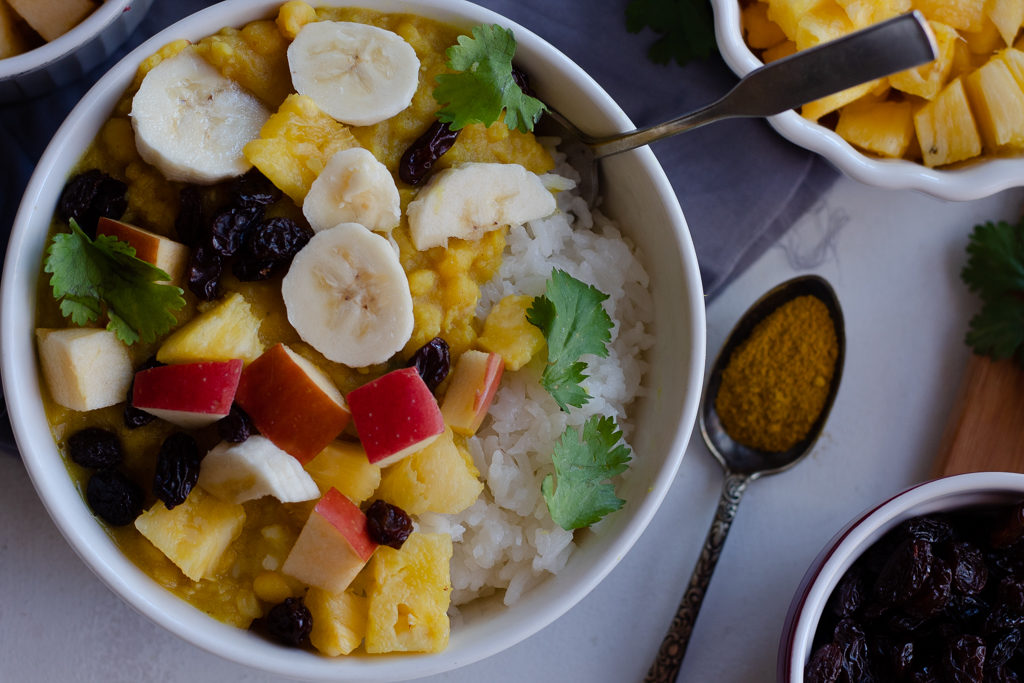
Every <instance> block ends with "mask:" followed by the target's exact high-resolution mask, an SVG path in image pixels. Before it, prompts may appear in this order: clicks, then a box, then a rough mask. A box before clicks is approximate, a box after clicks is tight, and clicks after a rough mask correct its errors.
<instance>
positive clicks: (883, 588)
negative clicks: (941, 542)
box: [873, 539, 932, 608]
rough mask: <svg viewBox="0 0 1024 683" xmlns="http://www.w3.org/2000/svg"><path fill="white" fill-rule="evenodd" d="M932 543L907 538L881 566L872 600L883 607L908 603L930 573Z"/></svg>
mask: <svg viewBox="0 0 1024 683" xmlns="http://www.w3.org/2000/svg"><path fill="white" fill-rule="evenodd" d="M931 567H932V544H931V543H929V542H928V541H921V540H915V539H907V540H906V541H904V542H903V543H902V544H900V546H899V547H898V548H897V549H896V552H894V553H893V555H892V557H890V558H889V561H888V562H887V563H886V564H885V567H883V568H882V572H881V573H880V574H879V575H878V579H877V580H876V581H875V587H874V595H873V597H874V599H875V600H876V601H877V602H878V603H879V604H880V605H881V606H882V607H883V608H887V607H892V606H896V605H902V604H905V603H906V602H908V601H909V600H910V599H911V598H912V597H913V596H914V595H915V594H916V593H917V592H918V591H919V590H921V586H923V585H924V582H925V579H927V578H928V574H929V573H930V572H931Z"/></svg>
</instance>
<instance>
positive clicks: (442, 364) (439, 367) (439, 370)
mask: <svg viewBox="0 0 1024 683" xmlns="http://www.w3.org/2000/svg"><path fill="white" fill-rule="evenodd" d="M406 367H408V368H416V372H418V373H420V377H421V378H422V379H423V381H424V382H425V383H426V385H427V388H428V389H430V390H431V391H434V390H435V389H437V386H438V385H439V384H440V383H441V382H443V381H444V378H445V377H447V376H448V373H449V372H450V371H451V369H452V357H451V352H450V351H449V349H448V342H446V341H445V340H444V339H441V338H440V337H434V338H433V339H431V340H430V341H428V342H427V343H426V344H424V345H423V346H421V347H420V348H419V350H418V351H417V352H416V353H414V354H413V355H412V358H410V359H409V362H408V363H407V364H406Z"/></svg>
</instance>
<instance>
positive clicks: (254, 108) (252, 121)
mask: <svg viewBox="0 0 1024 683" xmlns="http://www.w3.org/2000/svg"><path fill="white" fill-rule="evenodd" d="M131 117H132V127H134V128H135V143H136V146H137V147H138V149H139V154H140V155H142V158H143V159H145V160H146V161H147V162H149V163H150V164H152V165H153V166H156V167H157V168H158V169H160V172H161V173H163V174H164V176H166V177H167V178H168V179H169V180H177V181H180V182H183V183H195V184H199V185H212V184H213V183H218V182H220V181H222V180H227V179H228V178H234V177H237V176H240V175H242V174H243V173H245V172H246V171H248V170H249V169H250V168H252V164H251V163H249V161H248V160H247V159H246V158H245V155H244V154H242V148H243V147H245V145H246V143H247V142H249V141H250V140H255V139H256V138H258V137H259V136H260V128H262V127H263V124H264V123H266V122H267V119H268V118H270V112H269V111H268V110H267V108H266V107H264V106H263V105H262V104H260V101H259V100H257V99H256V98H255V97H253V96H252V95H250V94H249V93H247V92H246V91H245V90H243V89H242V88H241V86H239V85H238V84H237V83H235V82H234V81H232V80H230V79H227V78H225V77H224V76H222V75H221V74H220V72H219V71H217V70H216V69H215V68H213V67H212V66H210V64H209V63H207V62H206V60H204V59H203V58H202V57H200V56H199V55H197V54H196V53H195V51H194V50H192V49H191V48H187V49H185V50H182V51H181V52H180V53H179V54H177V55H175V56H174V57H172V58H170V59H165V60H164V61H162V62H160V63H159V64H158V65H157V66H156V67H155V68H154V69H153V70H152V71H150V72H149V73H148V74H146V77H145V78H144V79H143V80H142V87H140V88H139V92H137V93H136V94H135V99H134V100H133V101H132V114H131Z"/></svg>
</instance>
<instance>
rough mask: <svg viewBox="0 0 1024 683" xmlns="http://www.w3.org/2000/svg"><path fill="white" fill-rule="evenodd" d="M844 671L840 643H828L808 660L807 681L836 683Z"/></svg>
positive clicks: (805, 674)
mask: <svg viewBox="0 0 1024 683" xmlns="http://www.w3.org/2000/svg"><path fill="white" fill-rule="evenodd" d="M842 671H843V651H842V649H840V647H839V646H838V645H835V644H832V643H830V644H828V645H824V646H822V647H821V648H819V649H818V651H817V652H815V653H814V655H813V656H812V657H811V660H810V661H809V662H807V670H806V671H805V672H804V681H805V682H806V683H836V681H838V680H839V675H840V674H841V673H842Z"/></svg>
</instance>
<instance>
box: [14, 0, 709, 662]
mask: <svg viewBox="0 0 1024 683" xmlns="http://www.w3.org/2000/svg"><path fill="white" fill-rule="evenodd" d="M281 2H282V0H228V1H227V2H223V3H220V4H217V5H214V6H211V7H208V8H206V9H204V10H201V11H200V12H197V13H196V14H193V15H191V16H189V17H186V18H185V19H182V20H181V21H179V22H177V23H175V24H173V25H171V26H170V27H168V28H166V29H164V30H163V31H161V32H160V33H158V34H157V35H155V36H153V37H152V38H150V39H149V40H147V41H146V42H144V43H143V44H142V45H140V46H139V47H138V48H136V49H135V50H133V51H132V52H131V53H130V54H129V55H127V56H126V57H125V58H124V59H122V60H121V61H120V62H118V64H117V65H116V66H114V67H113V68H112V69H111V70H110V71H109V72H108V73H107V74H105V75H104V76H103V77H102V78H101V79H100V80H99V82H97V84H96V85H95V86H93V88H92V89H90V91H89V92H88V93H87V94H86V95H85V97H84V98H83V99H82V100H81V101H80V102H79V104H78V105H77V106H76V107H75V109H74V110H73V111H72V112H71V114H70V115H69V116H68V118H67V119H66V120H65V122H64V123H63V124H62V125H61V127H60V129H59V130H58V131H57V133H56V135H55V136H54V138H53V140H52V141H51V142H50V144H49V146H48V147H47V149H46V151H45V152H44V154H43V156H42V158H41V159H40V161H39V163H38V165H37V167H36V170H35V172H34V173H33V175H32V178H31V179H30V181H29V184H28V187H27V189H26V192H25V195H24V197H23V199H22V203H21V205H20V207H19V210H18V213H17V215H16V217H15V221H14V228H13V231H12V235H11V239H10V243H9V247H8V251H7V256H6V261H5V264H4V269H3V280H2V284H0V306H2V307H0V355H2V361H0V367H2V371H3V380H4V392H5V397H6V399H7V404H8V407H9V410H10V416H11V422H12V426H13V428H14V433H15V437H16V440H17V442H18V446H19V449H20V450H21V451H22V452H23V460H24V462H25V465H26V469H27V470H28V473H29V476H30V479H31V480H32V483H33V485H34V486H35V488H36V490H37V492H38V493H39V495H40V498H41V499H42V501H43V504H44V506H45V507H46V509H47V512H48V513H49V514H50V516H51V518H52V519H53V520H54V522H55V523H56V524H57V527H58V529H59V530H60V531H61V533H62V534H63V535H64V537H65V539H67V541H68V542H69V544H70V545H71V546H72V548H73V549H74V550H75V552H76V553H77V554H78V555H79V556H80V557H81V558H82V559H83V561H85V563H86V565H87V566H89V567H90V569H91V570H92V571H93V572H94V573H95V574H96V575H97V576H98V577H99V578H100V579H101V580H102V581H103V582H104V583H106V584H107V585H108V586H109V587H110V588H111V589H112V590H113V591H114V592H115V593H117V594H118V595H119V596H120V597H121V598H122V599H124V600H125V601H126V602H127V603H128V604H129V605H131V606H132V607H133V608H134V609H135V610H136V611H138V612H139V613H140V614H142V615H143V616H145V617H147V618H148V619H150V620H151V621H152V622H154V623H156V624H157V625H159V626H161V627H163V628H165V629H167V630H169V631H170V632H171V633H174V634H175V635H177V636H178V637H180V638H182V639H183V640H185V641H186V642H189V643H191V644H193V645H196V646H198V647H200V648H202V649H205V650H207V651H209V652H211V653H213V654H216V655H219V656H221V657H224V658H225V659H228V660H231V661H234V662H237V663H240V664H244V665H247V666H250V667H254V668H257V669H261V670H264V671H268V672H271V673H276V674H279V675H284V676H290V677H293V678H294V677H296V676H299V677H302V678H306V679H308V680H337V679H338V677H339V675H343V676H345V677H346V680H352V681H356V680H366V681H389V680H407V679H409V678H416V677H420V676H427V675H431V674H436V673H441V672H444V671H448V670H451V669H454V668H457V667H461V666H464V665H466V664H470V663H472V662H475V661H478V660H480V659H483V658H485V657H488V656H490V655H492V654H495V653H497V652H500V651H501V650H504V649H506V648H508V647H511V646H512V645H515V644H516V643H518V642H520V641H522V640H524V639H525V638H527V637H529V636H531V635H533V634H534V633H536V632H537V631H539V630H540V629H542V628H544V627H545V626H547V625H548V624H550V623H551V622H553V621H554V620H555V619H557V618H558V617H559V616H561V615H562V614H564V613H565V612H566V611H568V610H569V609H570V608H571V607H572V606H574V605H575V604H576V603H577V602H579V601H580V600H581V599H582V598H583V597H584V596H586V595H587V594H588V593H589V592H590V591H591V590H592V589H593V588H594V587H595V586H596V585H597V584H598V583H600V581H601V580H602V579H603V578H604V577H605V576H606V575H607V574H608V573H609V572H610V571H611V570H612V569H613V568H614V567H615V566H616V564H617V563H618V561H619V560H620V559H621V558H622V557H623V556H624V555H625V553H626V552H627V551H628V550H629V548H630V547H632V545H633V544H634V543H635V542H636V540H637V539H638V538H639V536H640V534H641V533H642V532H643V530H644V529H645V528H646V526H647V524H648V523H649V522H650V520H651V518H652V517H653V516H654V513H655V512H656V511H657V509H658V507H659V506H660V504H661V502H662V500H663V499H664V497H665V495H666V494H667V492H668V489H669V487H670V486H671V484H672V483H673V481H674V479H675V474H676V472H677V471H678V469H679V465H680V463H681V461H682V458H683V455H684V453H685V448H686V444H687V442H688V440H689V438H690V435H691V433H692V428H693V423H694V420H695V419H696V415H697V406H698V402H699V397H700V391H701V386H702V379H703V369H704V359H705V332H706V320H705V312H704V301H703V290H702V286H701V281H700V275H699V268H698V266H697V258H696V253H695V251H694V248H693V243H692V240H691V238H690V234H689V231H688V229H687V226H686V222H685V219H684V217H683V214H682V209H681V208H680V207H679V203H678V199H677V198H676V195H675V193H674V191H673V190H672V186H671V184H670V183H669V180H668V178H667V176H666V175H665V173H664V170H663V169H662V168H661V166H660V164H658V162H657V159H656V158H655V156H654V154H653V153H652V152H651V150H650V149H648V148H644V149H641V150H636V151H634V152H631V154H634V155H636V158H637V159H638V160H639V161H640V163H641V164H642V165H643V168H644V170H645V171H646V172H647V173H648V174H649V176H650V180H651V183H652V184H653V185H654V187H655V191H656V192H657V193H658V195H659V196H660V197H661V198H662V199H663V200H664V205H665V210H666V213H667V214H668V218H669V221H668V223H669V224H668V225H667V226H666V228H667V229H669V230H671V232H672V233H673V238H674V242H675V243H676V248H677V249H678V250H679V256H680V260H681V261H682V262H683V263H684V265H685V267H686V269H687V271H688V272H687V274H686V276H685V277H686V279H687V285H688V287H689V289H688V293H687V294H688V299H689V301H688V302H686V304H687V305H688V306H689V310H690V311H691V313H692V316H691V319H690V321H689V323H690V325H691V329H690V331H689V333H690V337H691V338H690V339H688V340H679V341H680V342H684V343H685V342H689V344H690V349H691V352H690V358H689V362H688V367H686V368H685V370H686V371H687V372H688V373H689V376H690V377H692V378H693V381H692V383H691V386H690V387H688V389H687V390H686V392H685V395H684V398H683V401H682V405H681V406H679V412H678V414H679V415H680V416H681V417H682V419H681V420H680V422H679V424H677V425H676V426H675V427H674V429H675V432H674V434H672V436H671V438H670V439H668V440H667V444H668V445H667V447H666V453H667V455H666V457H665V460H664V462H662V463H661V466H660V468H659V469H658V470H657V471H656V473H655V475H654V480H653V485H652V487H651V489H650V491H648V492H647V494H646V495H645V496H644V497H643V498H642V499H640V500H638V501H637V503H636V504H635V512H634V513H633V515H632V516H631V518H629V520H628V521H627V522H626V523H625V524H624V525H623V526H622V528H621V531H619V532H618V535H617V536H616V537H615V538H614V539H613V540H612V541H611V542H610V543H609V545H608V547H607V549H606V550H605V552H604V553H603V554H602V561H601V562H597V563H594V564H593V565H589V566H587V567H585V569H584V570H583V571H582V572H580V574H579V576H578V578H575V579H574V583H572V584H571V585H569V586H567V587H564V590H561V591H560V592H559V593H558V594H557V595H556V596H555V597H554V599H552V600H551V601H550V602H548V603H546V604H545V605H544V606H543V608H542V609H541V610H540V611H539V612H537V613H536V614H535V615H532V616H531V617H530V619H529V621H528V622H525V623H523V620H522V619H519V616H518V613H516V614H517V616H516V618H517V619H519V622H520V623H518V625H517V624H516V623H513V624H512V626H513V628H508V629H503V630H502V631H501V632H500V633H499V634H498V635H497V636H495V637H492V638H491V639H490V640H489V641H487V642H485V643H483V644H482V645H481V646H479V647H475V648H473V649H472V650H471V651H460V652H454V651H453V650H452V648H450V647H449V648H448V649H447V650H446V651H444V652H441V653H437V654H429V655H414V654H409V655H398V656H395V655H392V656H385V657H380V656H377V657H374V658H364V657H357V658H336V659H331V658H326V657H309V655H308V653H305V652H303V651H295V650H290V649H288V648H284V647H278V646H274V645H272V644H268V643H267V642H266V641H262V640H261V641H260V647H259V648H254V647H252V646H251V643H252V642H253V641H252V640H251V639H249V640H246V639H245V638H243V637H242V636H244V635H248V634H245V632H243V631H241V630H240V629H236V628H233V627H230V626H226V625H224V624H220V623H219V622H214V621H213V620H212V619H210V618H208V617H207V618H206V620H205V621H203V620H200V621H199V622H197V621H196V620H197V617H205V616H206V615H204V614H203V613H202V612H200V611H199V610H197V609H195V608H194V607H192V606H191V605H189V604H188V603H186V602H185V601H183V600H181V599H180V598H178V597H177V596H175V595H173V594H172V593H171V592H169V591H167V590H165V589H163V588H162V587H159V586H157V585H156V584H155V582H153V581H152V580H151V579H149V577H148V576H147V575H145V574H144V573H142V572H141V570H139V569H138V568H137V567H135V566H134V565H133V564H132V563H131V562H130V560H128V559H127V557H126V556H124V555H123V553H121V552H120V551H118V552H116V553H111V552H109V551H108V550H105V549H103V548H100V547H98V545H94V544H103V543H104V540H103V539H106V544H107V545H109V537H107V536H106V533H105V532H104V531H103V530H102V528H101V527H100V526H99V525H98V524H96V523H95V521H94V520H93V519H92V518H91V517H90V518H88V519H86V518H85V517H86V516H83V515H81V514H80V507H81V505H82V503H81V500H78V501H77V503H78V505H75V504H72V503H68V502H62V499H61V498H60V495H63V493H64V492H65V491H66V490H67V488H68V484H69V482H70V477H68V476H67V474H66V470H65V468H64V464H63V462H62V459H61V458H60V456H59V453H58V451H57V449H56V447H55V444H54V443H53V439H52V436H51V434H50V433H49V429H45V430H39V429H38V427H39V426H40V424H45V417H44V421H43V422H42V423H40V422H39V421H37V420H36V419H35V418H36V417H37V416H38V412H39V411H41V400H40V391H39V379H38V374H37V370H36V363H35V351H34V343H32V341H31V337H32V336H34V335H33V334H32V333H31V330H29V332H28V333H26V332H25V331H24V327H25V325H24V322H25V321H26V320H27V321H29V327H30V328H32V329H34V310H35V297H34V293H30V295H29V296H28V297H24V296H22V299H23V300H19V299H18V298H17V295H18V294H19V293H21V294H24V292H25V289H26V288H27V287H28V288H30V287H31V285H33V284H36V283H37V282H38V280H37V278H38V277H39V275H40V271H41V269H40V266H39V263H38V260H36V259H34V258H29V257H28V256H27V252H31V249H29V248H28V247H30V246H31V245H33V235H32V234H31V233H30V226H31V224H32V222H33V221H32V219H33V216H35V215H36V213H37V212H38V211H40V209H39V206H41V205H42V204H41V203H40V199H39V195H40V193H41V192H42V191H43V189H44V186H46V184H47V183H46V180H47V178H48V176H49V175H50V174H51V173H52V172H54V171H55V170H59V171H62V172H66V170H67V169H63V168H60V169H55V164H56V161H57V160H58V158H59V157H60V156H61V154H62V150H64V148H66V147H68V146H69V145H71V144H73V140H74V137H75V129H76V128H77V125H78V123H79V121H80V120H82V119H84V118H85V117H86V116H87V113H88V112H89V111H90V109H91V108H93V107H94V106H95V105H96V103H97V102H99V101H106V100H111V101H113V98H116V96H118V95H119V94H120V92H122V91H123V90H124V88H125V87H127V84H128V83H130V81H131V78H132V77H133V76H134V73H135V71H136V67H137V65H138V63H139V62H140V61H141V60H142V59H144V58H145V57H148V56H149V55H150V54H152V53H154V52H156V50H158V49H159V48H160V47H162V46H163V45H165V44H166V43H168V42H170V41H171V40H173V39H176V38H180V37H190V38H192V37H194V36H199V37H201V36H205V35H209V34H211V33H213V32H215V31H216V30H218V29H219V28H220V27H221V26H224V25H235V26H238V25H240V24H242V23H246V22H247V21H249V20H251V19H252V18H256V17H257V16H267V15H268V14H269V13H270V12H271V11H272V9H273V8H277V7H279V6H280V5H281ZM313 4H317V5H327V4H330V5H338V6H345V5H346V4H347V5H349V6H363V7H366V6H374V7H375V8H377V9H381V10H382V11H391V12H415V13H418V14H421V15H424V16H432V17H435V18H439V17H443V16H447V17H449V18H448V19H442V20H446V21H450V22H453V23H455V22H456V21H458V22H461V23H462V24H464V25H466V26H470V25H474V24H479V23H484V22H486V23H500V24H501V25H503V26H506V27H509V28H511V29H513V31H515V33H516V37H517V39H518V41H519V44H520V47H521V48H522V49H524V50H526V51H527V52H528V53H529V54H531V55H533V54H535V55H536V56H537V58H538V59H540V60H543V61H544V62H545V64H546V65H547V66H548V68H550V69H553V70H556V71H557V72H560V73H563V74H565V75H566V76H569V77H571V78H572V79H573V82H574V84H575V86H576V87H578V88H579V89H580V91H581V92H582V93H585V94H586V95H587V96H588V97H590V98H592V99H593V100H594V102H595V103H596V104H598V105H599V110H600V113H602V114H603V115H604V116H605V117H606V118H607V119H608V120H609V122H610V125H612V126H614V127H615V128H617V129H619V130H621V131H627V130H631V129H632V128H633V127H634V126H633V125H632V123H631V122H630V121H629V119H628V117H627V116H626V115H625V113H624V112H623V111H622V110H621V108H620V107H618V105H616V104H615V102H614V100H612V98H611V97H610V96H609V95H608V94H607V93H606V92H605V91H604V90H603V89H602V88H601V87H600V86H599V85H598V84H597V83H596V82H595V81H594V80H593V79H592V78H591V77H590V76H588V75H587V74H586V73H585V72H584V71H583V70H582V69H580V68H579V67H578V66H577V65H576V64H574V63H573V62H572V61H570V60H569V59H568V58H567V57H566V56H564V55H563V54H562V53H561V52H559V51H558V50H557V49H555V48H554V47H553V46H551V45H550V44H548V43H547V42H546V41H544V40H543V39H541V38H540V37H538V36H537V35H535V34H534V33H532V32H531V31H529V30H527V29H526V28H524V27H522V26H520V25H519V24H517V23H515V22H512V21H511V20H509V19H507V18H505V17H503V16H501V15H499V14H497V13H495V12H492V11H490V10H487V9H485V8H482V7H479V6H477V5H473V4H471V3H469V2H466V0H363V1H362V2H359V1H358V0H357V1H356V2H353V3H344V2H343V0H331V1H330V2H324V1H321V2H317V3H313ZM114 91H116V94H112V92H114ZM45 213H46V214H47V215H49V211H48V210H46V211H45ZM46 222H47V224H49V218H47V219H46ZM35 242H38V237H36V239H35ZM32 291H33V292H34V290H32ZM25 299H28V300H25ZM680 303H682V302H680ZM26 347H27V348H26ZM19 354H20V355H19ZM27 357H31V358H32V359H33V360H32V362H31V363H26V362H24V360H25V358H27ZM19 360H20V361H21V362H20V363H19ZM40 431H45V433H36V432H40ZM62 470H63V471H64V476H63V478H61V476H60V471H62ZM72 488H73V487H72ZM97 532H98V534H100V535H102V536H100V535H97ZM513 610H515V606H513V607H512V608H506V613H507V614H512V613H513ZM509 620H510V621H511V620H512V617H509ZM206 621H210V622H213V625H209V624H207V623H206ZM193 622H195V623H193ZM197 624H201V625H202V626H203V629H202V630H204V631H210V632H216V633H218V635H222V636H223V637H218V638H216V639H213V640H212V641H207V640H203V639H202V637H201V634H199V633H197V629H196V626H197ZM218 627H220V628H218ZM238 634H241V635H238ZM464 650H466V648H464ZM296 654H298V655H301V656H303V657H304V659H301V660H300V659H296ZM297 664H298V666H299V670H297V669H296V668H295V667H296V665H297Z"/></svg>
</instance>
